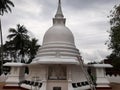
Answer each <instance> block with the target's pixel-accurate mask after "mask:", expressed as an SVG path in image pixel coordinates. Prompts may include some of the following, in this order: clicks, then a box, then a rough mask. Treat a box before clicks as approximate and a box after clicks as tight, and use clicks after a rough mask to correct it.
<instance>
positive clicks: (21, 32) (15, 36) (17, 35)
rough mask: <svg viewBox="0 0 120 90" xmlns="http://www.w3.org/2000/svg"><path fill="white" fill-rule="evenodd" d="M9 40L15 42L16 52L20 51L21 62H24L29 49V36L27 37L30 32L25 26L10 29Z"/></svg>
mask: <svg viewBox="0 0 120 90" xmlns="http://www.w3.org/2000/svg"><path fill="white" fill-rule="evenodd" d="M9 32H10V33H11V34H9V35H8V37H7V38H9V39H10V40H12V41H13V43H14V45H15V50H16V51H17V50H19V55H21V56H22V58H21V62H24V56H25V53H26V52H27V49H28V42H29V36H28V35H27V33H28V30H27V29H26V28H25V27H24V26H23V25H20V24H18V25H17V28H16V29H15V28H10V29H9Z"/></svg>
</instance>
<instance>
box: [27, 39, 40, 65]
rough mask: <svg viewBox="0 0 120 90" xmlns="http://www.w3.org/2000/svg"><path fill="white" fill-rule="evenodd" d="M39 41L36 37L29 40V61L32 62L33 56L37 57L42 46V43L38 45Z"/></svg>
mask: <svg viewBox="0 0 120 90" xmlns="http://www.w3.org/2000/svg"><path fill="white" fill-rule="evenodd" d="M37 42H38V40H37V39H35V38H32V40H31V41H30V42H29V49H28V54H29V60H28V62H27V63H31V62H32V60H33V58H35V55H36V53H37V51H38V49H39V47H40V45H38V44H37Z"/></svg>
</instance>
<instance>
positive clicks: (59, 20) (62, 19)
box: [53, 0, 66, 25]
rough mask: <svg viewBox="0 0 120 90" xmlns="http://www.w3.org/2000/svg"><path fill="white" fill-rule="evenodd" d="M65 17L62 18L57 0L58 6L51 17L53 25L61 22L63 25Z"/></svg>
mask: <svg viewBox="0 0 120 90" xmlns="http://www.w3.org/2000/svg"><path fill="white" fill-rule="evenodd" d="M65 21H66V19H65V18H64V15H63V12H62V8H61V0H58V7H57V12H56V14H55V18H53V25H54V24H62V25H65Z"/></svg>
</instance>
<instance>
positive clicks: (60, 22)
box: [5, 0, 108, 90]
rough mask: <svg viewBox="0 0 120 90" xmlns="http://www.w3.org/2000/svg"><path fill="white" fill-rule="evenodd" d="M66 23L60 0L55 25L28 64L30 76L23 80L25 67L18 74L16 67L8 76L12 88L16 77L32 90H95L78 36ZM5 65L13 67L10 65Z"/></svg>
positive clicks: (22, 85) (23, 85)
mask: <svg viewBox="0 0 120 90" xmlns="http://www.w3.org/2000/svg"><path fill="white" fill-rule="evenodd" d="M65 22H66V19H65V18H64V15H63V13H62V9H61V0H59V2H58V8H57V13H56V15H55V17H54V18H53V26H52V27H50V28H49V29H48V30H47V32H46V33H45V35H44V38H43V44H42V46H41V47H40V48H39V50H38V52H37V55H36V57H35V59H33V61H32V62H31V63H30V64H28V65H26V66H28V67H29V74H28V75H27V76H26V77H25V78H23V77H24V76H22V75H21V74H20V73H21V72H23V71H22V66H20V67H19V66H17V67H18V68H20V71H19V72H18V73H17V72H16V71H15V70H14V69H15V68H16V67H15V66H13V64H12V66H11V67H13V70H11V73H14V74H11V75H10V76H9V77H8V80H7V82H8V84H9V85H11V84H10V82H11V83H12V85H13V83H14V85H16V83H15V82H12V79H13V78H14V77H16V78H17V81H16V82H17V85H20V86H21V87H23V88H28V89H32V90H88V89H91V90H95V88H94V87H93V83H92V82H91V80H90V78H89V75H88V74H87V72H86V68H87V67H86V66H85V65H84V63H83V60H82V59H81V56H80V53H79V50H78V49H77V48H76V46H75V42H74V36H73V34H72V32H71V31H70V29H69V28H67V27H66V25H65ZM5 65H6V66H10V65H9V64H8V63H7V64H5ZM24 66H25V65H24ZM91 67H92V66H91ZM100 70H101V69H100ZM16 73H17V74H16ZM103 74H104V72H103V73H102V78H104V75H103ZM11 77H12V79H11ZM21 78H22V79H21ZM102 80H103V79H102ZM18 82H19V83H18ZM107 84H108V82H107ZM100 85H101V83H100ZM91 87H92V88H91ZM101 87H102V86H101ZM104 87H105V82H104Z"/></svg>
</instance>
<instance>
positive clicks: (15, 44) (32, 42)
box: [3, 24, 40, 63]
mask: <svg viewBox="0 0 120 90" xmlns="http://www.w3.org/2000/svg"><path fill="white" fill-rule="evenodd" d="M9 32H10V34H9V35H8V36H7V38H8V39H9V41H7V42H6V43H5V44H4V49H3V50H4V55H6V56H5V57H7V56H9V59H11V60H12V61H14V62H18V61H21V63H30V62H32V59H33V58H34V57H35V55H36V52H37V50H38V48H39V47H40V45H38V44H37V41H38V40H37V39H35V38H33V39H30V36H29V35H28V30H27V29H26V28H25V26H23V25H20V24H18V25H17V28H16V29H15V28H10V29H9Z"/></svg>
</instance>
